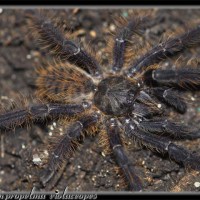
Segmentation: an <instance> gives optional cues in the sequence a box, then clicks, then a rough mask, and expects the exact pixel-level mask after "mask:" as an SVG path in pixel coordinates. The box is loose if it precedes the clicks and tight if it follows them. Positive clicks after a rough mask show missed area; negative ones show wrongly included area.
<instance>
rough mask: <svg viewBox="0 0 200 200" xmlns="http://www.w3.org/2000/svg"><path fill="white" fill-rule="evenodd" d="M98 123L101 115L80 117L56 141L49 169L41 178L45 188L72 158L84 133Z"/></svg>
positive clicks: (94, 114)
mask: <svg viewBox="0 0 200 200" xmlns="http://www.w3.org/2000/svg"><path fill="white" fill-rule="evenodd" d="M98 121H99V115H98V114H97V113H93V114H91V115H84V116H82V117H79V118H78V119H77V120H76V121H75V122H73V123H72V124H71V125H70V126H69V127H67V129H66V130H65V132H64V133H63V135H62V136H60V137H59V138H58V139H56V141H55V144H54V145H53V147H52V148H51V150H50V156H49V159H48V163H47V167H46V168H45V169H44V170H43V171H42V176H41V178H40V180H41V182H42V184H43V185H44V186H46V184H47V183H48V182H49V181H50V179H51V178H52V177H53V176H54V174H55V172H56V170H57V169H58V168H59V167H61V166H62V164H63V163H64V162H65V161H66V160H68V159H69V158H70V156H72V154H73V152H74V150H75V149H76V148H77V146H78V141H79V139H80V136H81V135H82V133H83V131H85V130H86V129H88V128H90V127H91V126H93V125H96V123H97V122H98Z"/></svg>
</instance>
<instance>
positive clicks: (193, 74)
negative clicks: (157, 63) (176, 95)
mask: <svg viewBox="0 0 200 200" xmlns="http://www.w3.org/2000/svg"><path fill="white" fill-rule="evenodd" d="M152 79H153V80H154V81H156V82H157V83H159V84H162V85H167V86H174V87H179V88H180V89H186V90H195V89H200V70H199V69H197V68H188V67H185V68H181V69H177V70H162V69H156V70H153V71H152Z"/></svg>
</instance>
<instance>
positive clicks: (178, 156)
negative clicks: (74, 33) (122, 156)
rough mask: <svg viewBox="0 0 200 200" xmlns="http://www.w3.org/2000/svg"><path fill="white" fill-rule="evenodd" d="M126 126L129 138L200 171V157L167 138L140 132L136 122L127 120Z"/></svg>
mask: <svg viewBox="0 0 200 200" xmlns="http://www.w3.org/2000/svg"><path fill="white" fill-rule="evenodd" d="M124 125H125V134H126V135H127V136H129V137H131V138H134V139H136V140H137V141H138V142H141V143H142V144H143V145H146V146H147V147H149V148H152V149H155V150H157V151H158V152H160V153H162V154H165V153H168V154H169V156H170V157H171V158H173V159H174V160H175V161H176V162H179V163H182V164H183V165H184V166H187V167H191V168H192V169H195V170H200V157H199V156H198V155H196V154H194V153H191V152H189V151H188V150H186V149H184V148H182V147H180V146H178V145H176V144H173V142H172V141H171V140H169V139H167V138H166V137H163V136H158V135H155V134H152V133H150V132H148V131H147V130H146V131H144V130H140V129H139V126H140V124H139V123H138V122H137V121H136V120H132V119H129V120H126V121H125V123H124Z"/></svg>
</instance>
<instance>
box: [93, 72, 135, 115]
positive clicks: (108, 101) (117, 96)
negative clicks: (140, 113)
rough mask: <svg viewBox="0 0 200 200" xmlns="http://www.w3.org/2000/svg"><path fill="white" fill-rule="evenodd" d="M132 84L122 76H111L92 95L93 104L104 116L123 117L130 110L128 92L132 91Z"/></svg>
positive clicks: (133, 86)
mask: <svg viewBox="0 0 200 200" xmlns="http://www.w3.org/2000/svg"><path fill="white" fill-rule="evenodd" d="M134 88H135V84H133V83H132V82H131V81H129V80H128V79H126V78H124V77H123V76H111V77H108V78H105V79H103V80H102V81H101V82H100V83H99V85H98V88H97V92H96V93H95V95H94V104H95V106H96V107H97V108H98V109H99V110H101V111H102V112H103V113H105V114H106V115H117V116H120V115H123V114H125V113H127V112H129V110H130V104H129V103H128V95H129V91H130V90H131V91H132V90H137V89H134Z"/></svg>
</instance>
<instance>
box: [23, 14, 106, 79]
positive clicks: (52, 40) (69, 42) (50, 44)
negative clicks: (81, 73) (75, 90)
mask: <svg viewBox="0 0 200 200" xmlns="http://www.w3.org/2000/svg"><path fill="white" fill-rule="evenodd" d="M27 17H29V18H30V19H31V21H32V23H33V25H34V32H35V33H36V35H37V36H38V38H39V40H40V41H41V45H42V46H44V47H45V48H47V49H48V50H49V52H51V53H52V54H53V55H55V56H56V57H57V58H58V59H59V60H62V61H68V62H69V63H71V64H75V65H76V66H78V67H80V68H82V69H84V70H86V71H88V72H89V73H90V74H91V75H93V76H96V77H98V76H101V75H102V71H101V68H100V65H99V64H98V62H97V60H96V59H95V57H93V56H92V55H91V54H92V53H93V52H92V51H90V52H87V51H86V50H84V48H83V47H81V46H80V42H77V41H75V40H73V39H72V36H71V35H70V34H64V33H63V32H64V31H61V29H60V28H58V27H56V26H55V25H54V24H53V23H52V22H51V21H50V20H49V19H48V18H46V17H45V16H43V15H42V14H38V13H37V12H36V13H34V14H27ZM88 50H89V49H88Z"/></svg>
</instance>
